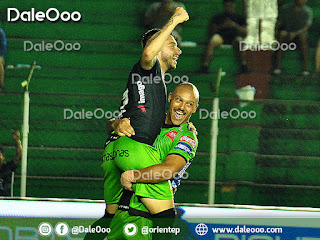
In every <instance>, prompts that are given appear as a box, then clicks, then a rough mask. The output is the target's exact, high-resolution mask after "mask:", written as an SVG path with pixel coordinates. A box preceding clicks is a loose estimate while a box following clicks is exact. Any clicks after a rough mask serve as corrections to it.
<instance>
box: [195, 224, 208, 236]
mask: <svg viewBox="0 0 320 240" xmlns="http://www.w3.org/2000/svg"><path fill="white" fill-rule="evenodd" d="M195 230H196V233H197V234H198V235H199V236H204V235H206V234H207V233H208V227H207V225H205V224H204V223H199V224H198V225H197V226H196V229H195Z"/></svg>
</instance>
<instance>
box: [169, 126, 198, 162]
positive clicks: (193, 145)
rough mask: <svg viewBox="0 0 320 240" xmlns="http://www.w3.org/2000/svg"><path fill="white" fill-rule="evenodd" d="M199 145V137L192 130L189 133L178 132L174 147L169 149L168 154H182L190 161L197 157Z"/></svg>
mask: <svg viewBox="0 0 320 240" xmlns="http://www.w3.org/2000/svg"><path fill="white" fill-rule="evenodd" d="M197 147H198V139H197V138H196V136H195V135H194V134H193V133H192V132H191V131H190V132H188V133H182V134H178V135H177V136H176V137H175V139H174V141H173V147H172V148H171V150H170V151H169V153H168V155H170V154H177V155H180V156H182V157H183V158H184V159H185V160H186V162H189V161H190V160H191V159H193V158H194V157H195V154H196V151H197Z"/></svg>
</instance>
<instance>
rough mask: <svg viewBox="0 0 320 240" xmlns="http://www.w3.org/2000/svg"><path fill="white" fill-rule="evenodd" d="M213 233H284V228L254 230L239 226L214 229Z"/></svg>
mask: <svg viewBox="0 0 320 240" xmlns="http://www.w3.org/2000/svg"><path fill="white" fill-rule="evenodd" d="M212 232H213V233H282V228H262V227H260V228H254V227H246V226H245V225H243V226H239V225H238V226H237V227H234V228H214V227H213V228H212Z"/></svg>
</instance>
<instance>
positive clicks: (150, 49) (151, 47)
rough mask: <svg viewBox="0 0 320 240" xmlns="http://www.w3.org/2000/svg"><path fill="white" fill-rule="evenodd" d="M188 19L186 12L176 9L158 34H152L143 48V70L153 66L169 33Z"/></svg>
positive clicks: (179, 8)
mask: <svg viewBox="0 0 320 240" xmlns="http://www.w3.org/2000/svg"><path fill="white" fill-rule="evenodd" d="M188 19H189V15H188V13H187V12H186V10H184V9H183V8H181V7H178V8H176V10H175V12H174V14H173V15H172V17H171V18H170V19H169V21H168V22H167V24H166V25H165V26H164V27H163V28H162V29H161V30H160V31H159V32H157V33H156V34H154V35H153V36H152V37H151V39H150V40H149V41H148V42H147V44H146V46H145V47H144V49H143V52H142V56H141V61H140V63H141V67H142V68H143V69H145V70H150V69H151V68H152V67H153V66H154V64H155V62H156V56H157V54H158V53H159V52H160V51H161V49H162V48H163V46H164V43H165V42H166V41H167V39H168V37H169V36H170V34H171V32H172V31H173V30H174V28H175V27H176V26H177V25H178V24H180V23H183V22H185V21H188Z"/></svg>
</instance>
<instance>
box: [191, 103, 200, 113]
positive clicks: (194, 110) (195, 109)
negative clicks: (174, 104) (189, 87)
mask: <svg viewBox="0 0 320 240" xmlns="http://www.w3.org/2000/svg"><path fill="white" fill-rule="evenodd" d="M198 107H199V104H197V106H196V107H195V108H194V109H193V111H192V113H195V112H196V111H197V109H198Z"/></svg>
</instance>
